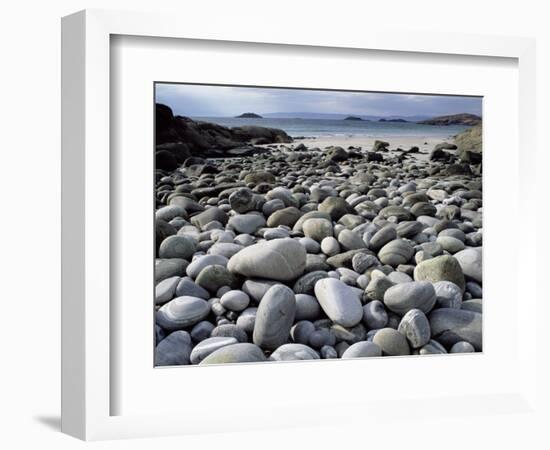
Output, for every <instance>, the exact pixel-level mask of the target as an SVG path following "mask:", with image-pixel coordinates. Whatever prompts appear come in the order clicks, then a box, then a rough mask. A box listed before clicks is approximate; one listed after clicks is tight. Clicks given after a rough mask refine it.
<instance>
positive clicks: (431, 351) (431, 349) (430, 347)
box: [418, 339, 447, 355]
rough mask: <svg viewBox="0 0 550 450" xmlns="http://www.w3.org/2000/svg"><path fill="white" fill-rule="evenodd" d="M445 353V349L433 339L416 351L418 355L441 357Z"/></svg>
mask: <svg viewBox="0 0 550 450" xmlns="http://www.w3.org/2000/svg"><path fill="white" fill-rule="evenodd" d="M445 353H447V350H446V349H445V347H443V346H442V345H441V344H440V343H439V342H437V341H434V340H433V339H432V340H430V342H428V343H427V344H426V345H424V346H423V347H422V348H421V349H420V350H419V351H418V354H420V355H442V354H445Z"/></svg>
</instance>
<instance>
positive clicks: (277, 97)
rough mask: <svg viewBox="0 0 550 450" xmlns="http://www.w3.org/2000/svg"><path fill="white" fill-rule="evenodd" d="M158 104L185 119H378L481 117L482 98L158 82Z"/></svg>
mask: <svg viewBox="0 0 550 450" xmlns="http://www.w3.org/2000/svg"><path fill="white" fill-rule="evenodd" d="M156 101H157V102H159V103H165V104H167V105H169V106H170V107H171V108H172V109H173V110H174V112H175V113H176V114H180V115H187V116H207V117H208V116H211V117H216V116H235V115H238V114H241V113H243V112H256V113H259V114H266V113H276V112H277V113H280V112H286V113H289V112H314V113H325V114H357V115H380V116H391V115H400V116H413V115H424V116H437V115H443V114H456V113H462V112H468V113H473V114H479V115H481V98H480V97H467V96H464V97H461V96H444V95H422V94H391V93H376V92H348V91H317V90H305V89H279V88H254V87H239V86H211V85H189V84H157V86H156Z"/></svg>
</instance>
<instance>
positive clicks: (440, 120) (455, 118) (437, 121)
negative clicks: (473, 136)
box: [418, 113, 481, 126]
mask: <svg viewBox="0 0 550 450" xmlns="http://www.w3.org/2000/svg"><path fill="white" fill-rule="evenodd" d="M418 123H421V124H423V125H471V126H473V125H479V124H480V123H481V117H479V116H476V115H475V114H468V113H462V114H452V115H449V116H438V117H432V118H431V119H428V120H422V121H421V122H418Z"/></svg>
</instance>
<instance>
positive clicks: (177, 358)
mask: <svg viewBox="0 0 550 450" xmlns="http://www.w3.org/2000/svg"><path fill="white" fill-rule="evenodd" d="M190 355H191V337H190V336H189V333H187V331H182V330H179V331H174V332H173V333H170V334H169V335H168V336H167V337H165V338H164V339H163V340H162V341H160V342H159V343H158V345H157V346H156V347H155V366H181V365H188V364H189V356H190Z"/></svg>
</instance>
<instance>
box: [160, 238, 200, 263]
mask: <svg viewBox="0 0 550 450" xmlns="http://www.w3.org/2000/svg"><path fill="white" fill-rule="evenodd" d="M194 252H195V242H194V241H193V240H192V239H190V238H188V237H187V236H168V237H167V238H166V239H165V240H164V241H162V243H161V244H160V248H159V257H160V258H181V259H189V258H190V257H191V256H193V253H194Z"/></svg>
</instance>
